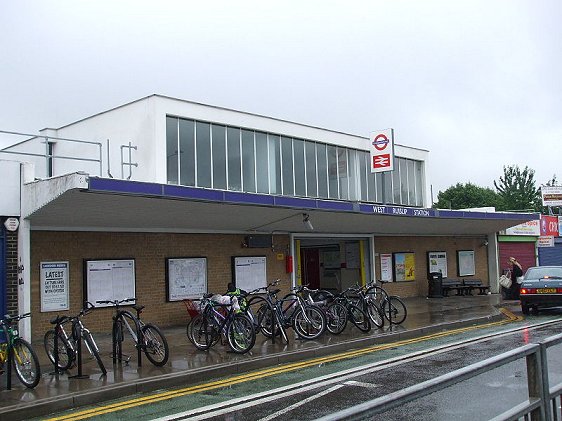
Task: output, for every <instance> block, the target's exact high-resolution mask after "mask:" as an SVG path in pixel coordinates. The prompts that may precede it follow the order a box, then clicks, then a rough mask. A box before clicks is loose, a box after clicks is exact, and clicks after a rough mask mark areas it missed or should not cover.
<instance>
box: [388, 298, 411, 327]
mask: <svg viewBox="0 0 562 421" xmlns="http://www.w3.org/2000/svg"><path fill="white" fill-rule="evenodd" d="M382 311H383V314H384V317H385V318H386V319H387V320H388V321H389V322H390V324H394V325H399V324H400V323H402V322H403V321H404V320H406V316H407V315H408V311H407V310H406V305H405V304H404V302H403V301H402V300H401V299H400V298H398V297H397V296H396V295H390V296H389V297H388V298H387V299H386V300H384V301H383V303H382Z"/></svg>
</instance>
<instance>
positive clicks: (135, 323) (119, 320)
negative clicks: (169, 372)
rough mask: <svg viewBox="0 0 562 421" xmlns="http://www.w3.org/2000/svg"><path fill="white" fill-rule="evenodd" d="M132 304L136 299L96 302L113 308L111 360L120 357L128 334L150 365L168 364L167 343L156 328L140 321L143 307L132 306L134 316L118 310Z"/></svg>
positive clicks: (168, 352)
mask: <svg viewBox="0 0 562 421" xmlns="http://www.w3.org/2000/svg"><path fill="white" fill-rule="evenodd" d="M134 302H136V298H127V299H124V300H100V301H96V303H98V304H111V305H112V306H114V307H115V314H114V315H113V329H112V335H113V344H114V350H113V358H114V360H115V359H116V358H118V356H120V355H121V350H122V344H123V341H124V340H125V332H129V335H130V336H131V338H132V339H133V342H134V344H135V347H136V348H137V349H140V350H141V351H143V352H144V354H145V355H146V358H148V360H149V361H150V362H151V363H152V364H154V365H155V366H157V367H162V366H163V365H165V364H166V362H168V357H169V356H170V351H169V348H168V341H167V340H166V337H165V336H164V334H163V333H162V331H161V330H160V329H159V328H158V326H155V325H153V324H150V323H144V322H143V321H142V319H141V313H142V311H143V309H144V306H142V305H137V304H134V305H133V306H132V308H133V309H134V310H135V311H136V315H134V314H133V313H131V312H130V311H128V310H123V309H121V308H120V307H121V304H123V303H134ZM127 361H128V360H127Z"/></svg>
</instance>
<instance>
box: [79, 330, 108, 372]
mask: <svg viewBox="0 0 562 421" xmlns="http://www.w3.org/2000/svg"><path fill="white" fill-rule="evenodd" d="M82 338H83V339H84V343H85V344H86V347H87V348H88V350H89V351H90V354H92V357H94V359H95V360H96V362H97V363H98V367H99V368H100V370H101V371H102V373H103V374H106V373H107V371H106V369H105V365H104V364H103V361H102V360H101V356H100V351H99V349H98V346H97V344H96V342H95V341H94V338H93V337H92V334H91V333H90V332H89V331H87V330H84V331H83V333H82Z"/></svg>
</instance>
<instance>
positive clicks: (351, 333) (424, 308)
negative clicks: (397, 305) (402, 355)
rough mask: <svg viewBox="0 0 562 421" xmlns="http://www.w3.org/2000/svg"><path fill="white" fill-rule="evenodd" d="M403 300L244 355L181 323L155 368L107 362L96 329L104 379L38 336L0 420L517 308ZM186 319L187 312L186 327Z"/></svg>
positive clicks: (4, 396)
mask: <svg viewBox="0 0 562 421" xmlns="http://www.w3.org/2000/svg"><path fill="white" fill-rule="evenodd" d="M404 301H405V303H406V305H407V309H408V317H407V319H406V321H405V322H404V323H403V324H402V325H400V326H392V327H391V326H389V325H388V324H386V325H385V326H384V328H383V329H373V330H371V332H369V333H367V334H364V333H361V332H360V331H359V330H358V329H356V328H355V327H354V326H351V325H349V326H348V327H347V328H346V330H345V331H344V332H343V333H342V334H340V335H337V336H333V335H330V334H328V333H326V334H324V335H322V336H321V337H320V338H318V339H316V340H313V341H303V340H294V338H293V337H292V335H291V336H290V339H291V340H290V342H289V344H282V343H280V341H279V340H278V341H276V343H275V344H273V343H272V342H271V340H268V339H267V338H265V337H264V336H263V335H258V338H257V340H256V345H255V346H254V348H253V349H252V350H251V351H250V352H249V353H247V354H244V355H237V354H233V353H228V352H227V350H228V348H227V347H226V346H222V345H220V344H218V345H216V346H215V347H213V348H212V349H211V350H209V351H207V352H204V351H199V350H197V349H196V348H195V347H194V346H193V345H192V344H191V343H190V342H189V341H188V339H187V336H186V330H185V326H177V327H172V328H167V329H164V333H165V335H166V338H167V340H168V343H169V346H170V359H169V361H168V363H167V364H166V366H164V367H162V368H158V367H154V366H153V365H152V364H151V363H150V362H149V361H148V360H147V359H146V358H145V357H144V356H143V357H144V358H143V360H142V366H141V367H138V364H137V357H136V351H135V350H134V348H132V347H129V348H127V349H125V353H128V354H129V355H131V356H132V358H131V361H130V363H129V364H121V365H115V366H114V365H112V359H111V355H110V354H111V337H110V335H109V334H106V335H102V334H96V335H95V339H96V341H97V343H98V346H99V348H100V350H101V352H102V359H103V361H104V363H105V366H106V368H107V371H108V372H107V375H106V376H102V375H101V371H100V369H99V367H98V366H97V364H96V362H95V361H93V360H91V359H90V358H89V354H87V351H86V354H83V355H84V364H83V374H84V375H85V376H84V378H73V377H72V376H73V375H76V373H77V369H76V368H74V369H71V370H70V371H69V372H68V373H65V374H55V373H53V367H52V365H51V364H50V363H49V361H48V359H47V357H46V354H45V351H44V349H43V344H42V340H40V341H38V342H34V343H33V346H34V349H35V350H36V353H37V354H38V356H39V358H40V360H41V365H42V366H41V368H42V379H41V381H40V383H39V385H38V386H37V387H36V388H35V389H33V390H29V389H26V388H25V387H23V386H22V385H21V384H20V383H19V380H18V379H17V377H16V375H15V373H14V374H13V376H12V390H6V375H5V374H3V375H2V376H0V420H19V419H29V418H31V417H37V416H42V415H46V414H49V413H53V412H56V411H61V410H65V409H70V408H76V407H79V406H82V405H88V404H94V403H98V402H102V401H104V400H108V399H116V398H119V397H124V396H128V395H133V394H136V393H143V392H150V391H153V390H157V389H163V388H171V387H185V386H188V385H192V384H196V383H198V382H204V381H208V380H210V379H212V378H217V377H222V376H226V375H232V374H241V373H244V372H248V371H251V370H256V369H260V368H264V367H271V366H274V365H276V364H282V363H289V362H294V361H299V360H303V359H309V358H314V357H319V356H325V355H330V354H335V353H338V352H344V351H349V350H352V349H359V348H363V347H367V346H371V345H375V344H381V343H388V342H395V341H398V340H402V339H408V338H413V337H419V336H424V335H427V334H430V333H436V332H440V331H444V330H450V329H455V328H459V327H464V326H468V325H473V324H482V323H486V322H490V321H495V320H501V319H503V318H505V317H506V316H505V315H504V314H503V313H502V312H501V311H500V307H502V306H507V307H510V306H511V307H514V308H515V309H517V307H516V306H517V305H518V302H514V301H508V302H502V299H501V296H500V295H498V294H492V295H475V296H461V297H457V296H452V297H446V298H429V299H427V298H421V297H416V298H407V299H404ZM187 320H188V317H187V316H186V324H187Z"/></svg>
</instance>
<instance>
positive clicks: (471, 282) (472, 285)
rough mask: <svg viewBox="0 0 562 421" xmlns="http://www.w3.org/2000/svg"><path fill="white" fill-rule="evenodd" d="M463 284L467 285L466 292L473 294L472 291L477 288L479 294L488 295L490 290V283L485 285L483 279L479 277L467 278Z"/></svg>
mask: <svg viewBox="0 0 562 421" xmlns="http://www.w3.org/2000/svg"><path fill="white" fill-rule="evenodd" d="M462 283H463V285H464V286H465V287H467V290H466V292H465V293H466V294H468V295H472V291H473V290H475V289H477V290H478V295H486V294H488V291H489V290H490V287H489V286H488V285H483V284H482V281H481V280H479V279H465V280H464V281H462Z"/></svg>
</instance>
